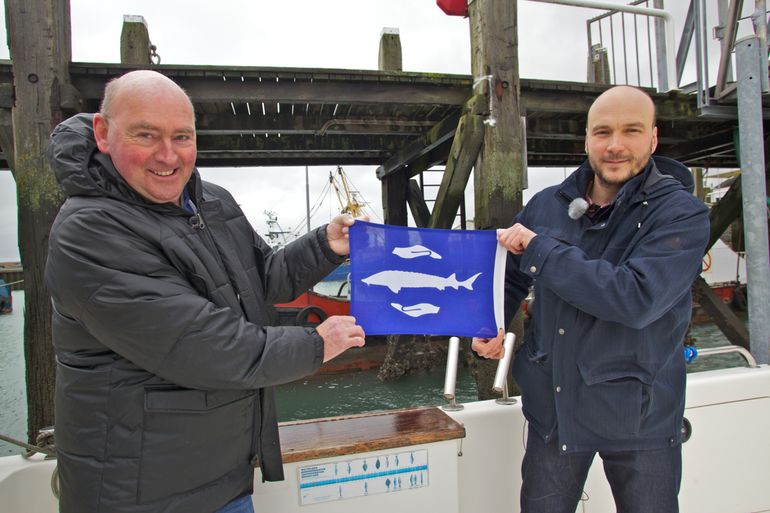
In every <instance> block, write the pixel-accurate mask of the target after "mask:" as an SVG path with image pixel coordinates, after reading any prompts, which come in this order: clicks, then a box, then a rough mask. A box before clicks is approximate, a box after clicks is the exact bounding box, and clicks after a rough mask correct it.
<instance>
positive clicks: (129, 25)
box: [120, 14, 151, 65]
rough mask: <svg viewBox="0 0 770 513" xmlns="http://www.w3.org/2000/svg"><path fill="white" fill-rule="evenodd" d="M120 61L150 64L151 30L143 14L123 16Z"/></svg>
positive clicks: (122, 62) (123, 62)
mask: <svg viewBox="0 0 770 513" xmlns="http://www.w3.org/2000/svg"><path fill="white" fill-rule="evenodd" d="M120 63H121V64H138V65H145V64H150V63H151V61H150V32H149V30H147V22H146V21H144V17H143V16H133V15H129V14H126V15H124V16H123V30H122V31H121V33H120Z"/></svg>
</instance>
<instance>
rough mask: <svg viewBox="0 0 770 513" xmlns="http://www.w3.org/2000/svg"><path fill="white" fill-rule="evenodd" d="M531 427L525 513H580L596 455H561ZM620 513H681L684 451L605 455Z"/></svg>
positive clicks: (523, 470)
mask: <svg viewBox="0 0 770 513" xmlns="http://www.w3.org/2000/svg"><path fill="white" fill-rule="evenodd" d="M556 438H557V437H554V438H553V439H552V440H551V441H550V442H547V443H546V442H545V441H544V440H543V438H542V437H541V436H540V435H538V434H537V432H536V431H534V430H533V429H532V426H531V425H530V427H529V436H528V438H527V451H526V453H525V454H524V461H523V462H522V464H521V475H522V478H523V483H522V486H521V513H575V510H576V509H577V506H578V502H579V501H580V499H581V497H582V496H583V486H584V485H585V481H586V477H587V476H588V469H589V468H590V467H591V462H592V461H593V459H594V456H595V454H596V453H594V452H577V453H567V454H560V451H559V442H558V440H557V439H556ZM599 455H600V456H601V458H602V460H603V462H604V474H605V476H606V477H607V481H608V482H609V483H610V488H611V489H612V495H613V497H614V498H615V505H616V507H617V511H618V513H678V511H679V501H678V499H677V495H678V494H679V485H680V482H681V477H682V446H681V445H676V446H675V447H666V448H664V449H655V450H649V451H623V452H600V453H599Z"/></svg>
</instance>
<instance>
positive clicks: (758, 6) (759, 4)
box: [751, 0, 770, 93]
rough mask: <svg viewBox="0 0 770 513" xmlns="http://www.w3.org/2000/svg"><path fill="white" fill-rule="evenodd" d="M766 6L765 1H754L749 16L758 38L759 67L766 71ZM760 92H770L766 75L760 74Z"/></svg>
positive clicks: (769, 80)
mask: <svg viewBox="0 0 770 513" xmlns="http://www.w3.org/2000/svg"><path fill="white" fill-rule="evenodd" d="M766 11H767V6H766V3H765V0H754V13H753V14H752V15H751V20H752V23H753V24H754V33H755V34H756V35H757V37H758V38H759V65H760V68H759V69H762V66H763V65H764V69H767V12H766ZM760 77H761V78H762V92H763V93H767V92H768V91H770V77H768V74H767V73H761V74H760Z"/></svg>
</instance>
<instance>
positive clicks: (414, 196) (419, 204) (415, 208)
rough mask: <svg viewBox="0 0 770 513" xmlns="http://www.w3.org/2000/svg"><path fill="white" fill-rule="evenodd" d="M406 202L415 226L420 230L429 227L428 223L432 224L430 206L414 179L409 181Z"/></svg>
mask: <svg viewBox="0 0 770 513" xmlns="http://www.w3.org/2000/svg"><path fill="white" fill-rule="evenodd" d="M406 200H407V202H408V204H409V210H410V211H411V212H412V217H413V218H414V222H415V224H416V225H417V226H419V227H420V228H425V227H427V226H428V223H430V210H428V205H427V204H426V203H425V196H424V195H423V193H422V189H420V184H418V183H417V180H415V179H414V178H412V179H411V180H409V189H408V190H407V193H406Z"/></svg>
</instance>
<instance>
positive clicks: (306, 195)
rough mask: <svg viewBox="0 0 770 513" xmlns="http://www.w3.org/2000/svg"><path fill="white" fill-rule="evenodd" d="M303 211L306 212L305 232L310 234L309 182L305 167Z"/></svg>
mask: <svg viewBox="0 0 770 513" xmlns="http://www.w3.org/2000/svg"><path fill="white" fill-rule="evenodd" d="M305 211H306V212H307V232H308V233H310V180H309V179H308V173H307V166H305Z"/></svg>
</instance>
